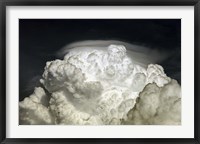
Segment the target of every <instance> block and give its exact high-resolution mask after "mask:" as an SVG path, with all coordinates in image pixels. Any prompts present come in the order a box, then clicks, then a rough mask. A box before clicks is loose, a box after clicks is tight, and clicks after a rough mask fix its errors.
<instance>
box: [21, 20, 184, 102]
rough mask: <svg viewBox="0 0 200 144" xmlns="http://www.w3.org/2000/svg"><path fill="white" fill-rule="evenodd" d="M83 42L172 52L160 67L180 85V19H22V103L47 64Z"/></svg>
mask: <svg viewBox="0 0 200 144" xmlns="http://www.w3.org/2000/svg"><path fill="white" fill-rule="evenodd" d="M81 40H120V41H124V42H128V43H132V44H137V45H141V46H145V47H148V48H149V49H156V50H164V51H166V52H169V53H170V56H169V57H168V58H167V59H165V60H164V61H162V62H160V63H159V64H161V65H162V66H163V67H164V70H165V72H166V73H167V75H168V76H169V77H171V78H174V79H176V80H178V82H179V83H181V20H180V19H107V20H105V19H71V20H70V19H20V20H19V99H20V101H21V100H23V98H24V97H26V96H29V95H30V94H31V93H32V92H33V89H34V87H35V86H38V85H39V79H40V77H41V75H42V73H43V70H44V66H45V65H46V61H50V60H54V59H56V55H55V53H56V52H57V51H58V50H59V49H61V48H62V47H63V46H65V45H66V44H69V43H72V42H76V41H81Z"/></svg>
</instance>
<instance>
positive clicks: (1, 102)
mask: <svg viewBox="0 0 200 144" xmlns="http://www.w3.org/2000/svg"><path fill="white" fill-rule="evenodd" d="M17 1H18V0H13V1H12V0H9V1H8V3H9V2H15V4H14V3H13V4H14V5H16V4H17V3H18V2H19V1H20V0H19V1H18V2H17ZM47 1H48V0H47ZM47 1H46V2H47ZM49 1H51V0H49ZM195 1H196V0H195ZM27 2H28V1H27ZM41 2H44V1H43V0H41ZM187 2H188V1H187ZM192 2H194V1H192V0H191V3H192ZM38 3H40V2H38ZM113 3H114V2H113ZM122 3H123V2H122ZM191 3H190V4H191ZM6 5H7V4H6V3H5V2H4V1H3V0H0V69H1V72H0V92H1V93H0V94H1V95H0V143H1V144H5V143H23V142H24V143H34V140H33V141H32V142H31V141H30V139H29V140H27V141H26V140H22V139H13V140H11V139H6ZM8 5H9V4H8ZM11 5H12V4H11ZM17 5H20V3H18V4H17ZM22 5H23V4H22ZM25 5H26V4H25ZM28 5H29V4H28ZM30 5H31V3H30ZM38 5H40V4H38ZM186 5H187V4H186ZM194 7H195V40H194V42H195V82H194V83H195V113H194V118H195V133H194V138H195V141H193V140H191V141H190V140H189V141H187V140H186V141H185V142H183V141H182V142H183V143H188V144H190V143H191V144H192V143H194V144H200V135H199V130H200V125H199V120H200V114H199V112H200V104H199V103H200V99H199V97H198V96H199V87H198V85H199V80H200V77H199V72H200V67H199V66H198V65H199V62H200V57H199V56H200V50H199V49H198V48H199V46H200V28H199V26H200V18H199V16H200V1H199V0H198V1H197V3H196V4H195V5H194ZM195 114H196V115H195ZM89 141H90V140H88V142H89ZM36 142H39V143H54V142H55V141H51V139H48V140H47V141H41V140H36ZM60 142H61V141H60ZM62 142H63V141H62ZM65 142H66V143H67V141H65ZM68 142H69V143H73V142H72V141H71V142H70V141H68ZM79 142H80V141H79ZM79 142H78V143H79ZM90 142H91V141H90ZM115 142H116V140H115ZM162 142H163V141H162ZM162 142H159V143H162ZM176 142H177V141H176ZM182 142H181V141H179V142H177V144H178V143H182ZM58 143H59V142H58ZM80 143H84V141H83V142H80ZM86 143H87V142H86ZM94 143H95V142H94ZM97 143H98V142H97ZM110 143H112V142H110ZM116 143H117V142H116ZM122 143H123V142H122ZM128 143H129V142H128ZM130 143H135V142H130ZM138 143H143V142H142V141H141V142H139V141H138ZM144 143H147V141H146V142H144ZM149 143H151V142H149ZM166 143H168V142H167V141H166ZM169 143H170V142H169ZM171 143H174V142H171ZM104 144H107V142H104Z"/></svg>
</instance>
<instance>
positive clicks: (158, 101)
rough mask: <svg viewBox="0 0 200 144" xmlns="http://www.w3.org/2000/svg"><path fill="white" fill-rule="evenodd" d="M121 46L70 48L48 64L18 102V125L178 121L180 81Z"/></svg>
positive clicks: (169, 122) (168, 122)
mask: <svg viewBox="0 0 200 144" xmlns="http://www.w3.org/2000/svg"><path fill="white" fill-rule="evenodd" d="M136 63H137V62H136V61H134V58H132V57H129V56H128V55H127V51H126V48H125V46H123V45H109V46H108V47H104V48H98V47H97V48H94V47H93V48H90V47H83V48H73V49H71V50H70V51H69V52H68V53H67V54H66V55H65V57H64V59H63V60H58V59H57V60H54V61H50V62H47V63H46V66H45V70H44V73H43V75H42V79H41V80H40V82H41V84H42V85H43V88H42V87H38V88H35V91H34V93H33V94H32V95H31V96H29V97H27V98H25V99H24V100H23V101H21V102H20V104H19V108H20V116H19V119H20V124H69V125H76V124H80V125H108V124H180V121H181V119H180V115H181V110H180V108H181V95H180V91H181V90H180V85H179V84H178V83H177V82H176V81H175V80H172V79H171V78H169V77H167V75H166V74H165V73H164V70H163V68H162V67H161V66H159V65H157V64H149V65H148V66H147V67H144V66H142V65H139V64H136Z"/></svg>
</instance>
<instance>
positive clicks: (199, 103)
mask: <svg viewBox="0 0 200 144" xmlns="http://www.w3.org/2000/svg"><path fill="white" fill-rule="evenodd" d="M199 26H200V1H198V2H197V3H196V5H195V27H194V28H195V39H194V41H195V43H194V44H195V61H194V62H195V75H194V76H195V97H194V98H195V99H194V106H195V109H194V128H195V131H194V132H195V133H194V138H195V140H196V142H197V144H200V133H199V131H200V124H199V121H200V113H199V112H200V99H199V82H200V76H199V72H200V66H199V64H200V50H199V48H200V28H199Z"/></svg>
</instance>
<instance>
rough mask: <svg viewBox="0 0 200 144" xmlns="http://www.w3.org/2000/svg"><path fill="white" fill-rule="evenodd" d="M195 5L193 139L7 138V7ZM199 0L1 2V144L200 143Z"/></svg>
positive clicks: (11, 0)
mask: <svg viewBox="0 0 200 144" xmlns="http://www.w3.org/2000/svg"><path fill="white" fill-rule="evenodd" d="M65 5H66V6H194V8H195V39H194V41H195V57H194V60H195V82H194V84H195V97H194V99H195V104H194V112H195V113H194V120H195V121H194V124H195V126H194V127H195V129H194V138H125V139H124V138H119V139H116V138H109V139H106V138H61V139H60V138H51V139H48V138H34V139H33V138H30V139H27V138H20V139H18V138H6V6H65ZM199 46H200V1H199V0H105V1H104V0H0V70H1V71H0V142H1V143H2V144H3V143H5V144H7V143H8V144H23V143H24V144H25V143H38V144H40V143H42V144H45V143H46V144H52V143H70V144H71V143H72V144H78V143H85V144H86V143H87V144H89V143H96V144H100V143H102V144H111V143H113V144H114V143H116V144H117V143H118V144H119V143H121V144H146V143H148V144H156V143H163V144H200V132H199V131H200V105H199V103H200V99H199V87H198V86H199V81H200V80H199V72H200V70H199V69H200V67H199V61H200V57H199V56H200V53H199V48H200V47H199Z"/></svg>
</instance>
